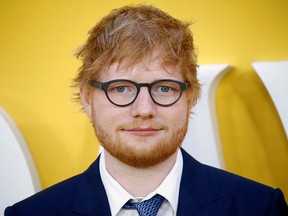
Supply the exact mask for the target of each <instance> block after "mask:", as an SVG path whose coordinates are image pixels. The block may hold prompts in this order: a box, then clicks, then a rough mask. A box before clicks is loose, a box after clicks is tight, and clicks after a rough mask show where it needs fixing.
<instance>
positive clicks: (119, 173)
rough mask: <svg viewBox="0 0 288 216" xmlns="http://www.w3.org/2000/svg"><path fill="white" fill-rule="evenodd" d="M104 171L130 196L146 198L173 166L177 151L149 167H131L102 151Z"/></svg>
mask: <svg viewBox="0 0 288 216" xmlns="http://www.w3.org/2000/svg"><path fill="white" fill-rule="evenodd" d="M104 154H105V164H106V169H107V171H108V172H109V173H110V175H111V176H112V177H113V178H114V179H115V180H116V181H117V182H118V183H119V184H120V185H121V186H122V187H123V188H124V189H125V190H126V191H127V192H128V193H130V194H131V195H132V196H134V197H146V196H147V195H148V194H149V193H151V192H153V191H155V190H156V189H157V187H158V186H159V185H160V184H161V183H162V181H163V180H164V179H165V177H166V176H167V175H168V173H169V172H170V170H171V169H172V167H173V166H174V164H175V161H176V157H177V151H176V152H175V153H174V154H173V155H171V156H170V157H169V158H168V159H166V160H165V161H163V162H161V163H159V164H157V165H155V166H152V167H149V168H135V167H131V166H129V165H127V164H125V163H123V162H121V161H119V160H118V159H116V158H115V157H113V156H112V155H111V154H110V153H109V152H107V151H106V150H104Z"/></svg>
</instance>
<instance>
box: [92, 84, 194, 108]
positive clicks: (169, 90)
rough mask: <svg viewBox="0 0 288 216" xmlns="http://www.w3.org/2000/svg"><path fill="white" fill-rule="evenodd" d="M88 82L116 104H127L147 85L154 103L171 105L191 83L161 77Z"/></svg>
mask: <svg viewBox="0 0 288 216" xmlns="http://www.w3.org/2000/svg"><path fill="white" fill-rule="evenodd" d="M89 84H90V85H92V86H93V87H95V88H99V89H101V90H103V91H104V92H105V94H106V96H107V98H108V100H109V101H110V102H111V103H112V104H114V105H116V106H121V107H124V106H128V105H130V104H132V103H133V102H134V101H135V100H136V98H137V96H138V94H139V92H140V89H141V87H147V88H148V91H149V94H150V96H151V98H152V100H153V101H154V103H156V104H158V105H160V106H171V105H173V104H175V103H176V102H177V101H178V100H179V99H180V97H181V95H182V93H183V91H184V90H186V89H188V88H189V87H190V86H191V85H190V84H189V83H183V82H180V81H178V80H170V79H163V80H157V81H154V82H152V83H136V82H133V81H131V80H126V79H116V80H111V81H108V82H104V83H101V82H98V81H96V80H89Z"/></svg>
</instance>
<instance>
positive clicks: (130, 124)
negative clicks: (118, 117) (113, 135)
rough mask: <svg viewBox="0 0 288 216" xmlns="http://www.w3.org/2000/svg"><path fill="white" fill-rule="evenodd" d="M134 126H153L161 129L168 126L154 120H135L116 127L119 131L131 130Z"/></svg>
mask: <svg viewBox="0 0 288 216" xmlns="http://www.w3.org/2000/svg"><path fill="white" fill-rule="evenodd" d="M134 128H152V129H157V130H160V129H166V128H167V126H166V125H165V124H163V123H160V122H154V121H133V122H127V123H122V124H120V125H119V126H117V127H116V130H117V131H121V130H131V129H134Z"/></svg>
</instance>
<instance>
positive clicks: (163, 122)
mask: <svg viewBox="0 0 288 216" xmlns="http://www.w3.org/2000/svg"><path fill="white" fill-rule="evenodd" d="M115 79H127V80H132V81H134V82H137V83H151V82H153V81H155V80H161V79H173V80H178V81H182V82H183V81H184V80H183V76H182V73H181V71H180V68H179V67H177V66H175V67H165V68H163V67H162V66H161V65H160V62H159V60H157V59H155V60H153V61H149V62H145V63H141V64H137V65H135V66H134V67H133V68H132V69H130V70H125V69H123V68H121V67H118V65H117V64H113V65H111V67H110V68H109V69H108V70H106V71H103V72H102V75H101V76H100V77H99V78H98V80H97V81H99V82H107V81H110V80H115ZM81 94H82V95H81V98H82V101H83V105H84V107H85V110H86V111H87V114H88V116H89V117H90V118H91V121H92V123H93V126H94V128H95V133H96V136H97V138H98V140H99V142H100V143H101V144H102V146H103V147H104V149H105V150H106V151H108V152H109V153H110V154H111V155H112V156H114V157H115V158H117V159H118V160H120V161H122V162H124V163H126V164H128V165H130V166H133V167H136V168H147V167H150V166H153V165H156V164H158V163H160V162H162V161H164V160H165V159H167V158H168V157H170V156H171V155H172V154H173V153H175V151H176V150H177V149H178V147H179V146H180V145H181V143H182V141H183V139H184V136H185V134H186V131H187V126H188V118H189V112H190V110H189V108H188V97H187V94H186V92H185V91H184V92H183V95H182V97H181V98H180V100H179V101H178V102H177V103H175V104H174V105H172V106H168V107H163V106H159V105H157V104H155V103H154V102H153V101H152V99H151V97H150V95H149V92H148V88H147V87H141V90H140V93H139V95H138V97H137V99H136V100H135V102H134V103H133V104H131V105H129V106H126V107H118V106H116V105H113V104H112V103H111V102H109V100H108V99H107V97H106V95H105V92H104V91H102V90H100V89H95V90H94V92H93V93H92V96H90V97H89V96H86V97H85V96H83V94H84V93H83V92H82V93H81Z"/></svg>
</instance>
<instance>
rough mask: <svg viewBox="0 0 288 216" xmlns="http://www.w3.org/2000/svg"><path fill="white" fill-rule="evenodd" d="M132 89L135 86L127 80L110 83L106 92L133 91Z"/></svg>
mask: <svg viewBox="0 0 288 216" xmlns="http://www.w3.org/2000/svg"><path fill="white" fill-rule="evenodd" d="M134 91H135V87H134V86H133V84H131V83H127V82H115V83H112V84H111V85H110V86H109V88H108V92H109V93H110V94H124V93H133V92H134Z"/></svg>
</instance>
